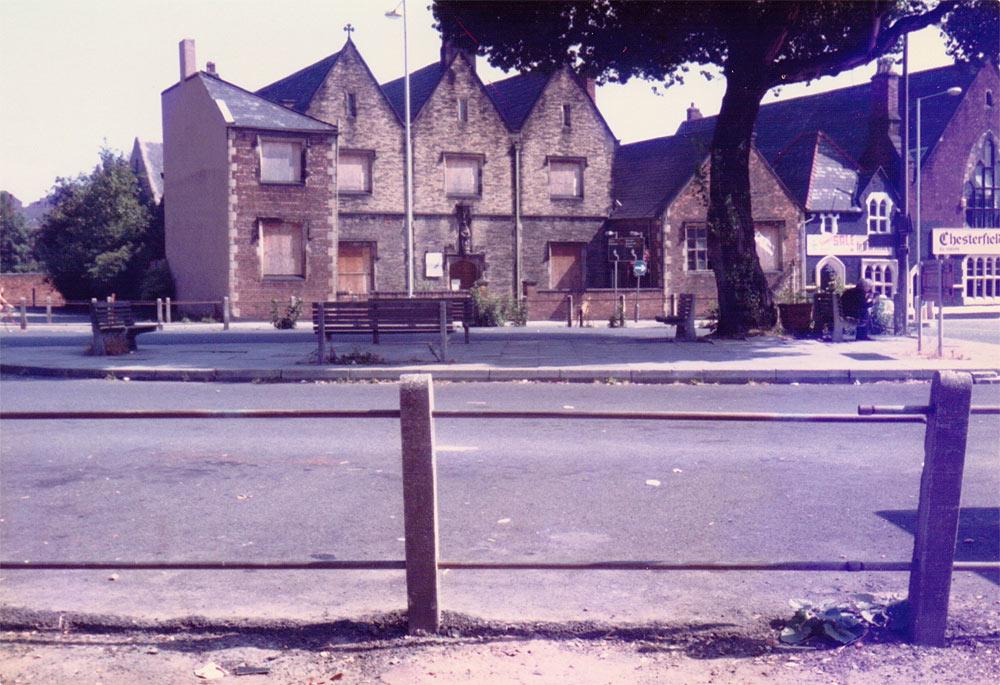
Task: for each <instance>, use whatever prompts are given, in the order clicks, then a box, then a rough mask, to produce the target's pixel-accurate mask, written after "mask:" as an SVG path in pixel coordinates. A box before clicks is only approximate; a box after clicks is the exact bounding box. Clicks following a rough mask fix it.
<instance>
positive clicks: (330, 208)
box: [229, 129, 337, 318]
mask: <svg viewBox="0 0 1000 685" xmlns="http://www.w3.org/2000/svg"><path fill="white" fill-rule="evenodd" d="M258 135H261V136H263V137H266V138H274V137H276V136H277V134H275V133H273V132H263V131H260V132H259V131H252V130H246V129H232V130H230V132H229V137H230V168H231V174H232V178H231V189H230V296H231V297H232V303H233V313H234V315H235V316H238V317H242V318H267V317H268V316H269V315H270V311H271V300H272V299H274V300H278V301H281V302H287V301H288V300H289V298H290V296H292V295H295V296H296V297H299V298H302V299H304V300H306V301H316V300H330V299H333V297H334V294H335V289H336V263H337V213H336V211H335V210H336V197H335V195H334V192H335V191H334V188H335V179H336V163H335V161H336V148H335V142H334V138H333V137H332V136H330V135H328V134H297V135H292V134H286V135H285V136H282V137H289V138H292V139H298V140H303V141H305V142H306V167H305V168H306V180H305V183H303V184H294V185H277V184H261V183H260V181H259V180H258V179H259V174H260V170H259V169H260V163H259V156H258V150H257V147H256V144H257V137H258ZM262 218H268V219H281V220H282V221H287V222H291V223H297V224H301V225H302V226H303V227H304V231H305V236H306V250H305V252H306V258H305V272H306V275H305V277H304V278H280V279H279V278H262V276H261V257H260V247H261V246H260V241H259V233H258V220H259V219H262Z"/></svg>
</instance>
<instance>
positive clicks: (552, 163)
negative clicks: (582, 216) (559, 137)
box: [549, 159, 584, 199]
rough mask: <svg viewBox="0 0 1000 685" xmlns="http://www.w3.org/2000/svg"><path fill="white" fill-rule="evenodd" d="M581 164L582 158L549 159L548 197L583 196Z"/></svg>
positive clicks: (582, 164)
mask: <svg viewBox="0 0 1000 685" xmlns="http://www.w3.org/2000/svg"><path fill="white" fill-rule="evenodd" d="M583 166H584V163H583V161H582V160H577V159H550V160H549V197H552V198H564V199H565V198H580V197H583Z"/></svg>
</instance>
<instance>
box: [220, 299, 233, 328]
mask: <svg viewBox="0 0 1000 685" xmlns="http://www.w3.org/2000/svg"><path fill="white" fill-rule="evenodd" d="M231 316H232V314H230V311H229V295H226V296H225V297H223V298H222V330H224V331H228V330H229V319H230V317H231Z"/></svg>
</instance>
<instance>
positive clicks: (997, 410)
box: [858, 404, 1000, 416]
mask: <svg viewBox="0 0 1000 685" xmlns="http://www.w3.org/2000/svg"><path fill="white" fill-rule="evenodd" d="M930 409H931V408H930V407H929V406H927V405H925V404H859V405H858V414H859V415H860V416H914V415H915V416H927V414H928V413H929V412H930ZM969 413H970V414H973V415H976V414H978V415H990V416H993V415H998V414H1000V406H994V405H982V406H979V407H970V408H969Z"/></svg>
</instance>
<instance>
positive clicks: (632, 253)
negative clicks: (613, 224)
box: [607, 231, 646, 326]
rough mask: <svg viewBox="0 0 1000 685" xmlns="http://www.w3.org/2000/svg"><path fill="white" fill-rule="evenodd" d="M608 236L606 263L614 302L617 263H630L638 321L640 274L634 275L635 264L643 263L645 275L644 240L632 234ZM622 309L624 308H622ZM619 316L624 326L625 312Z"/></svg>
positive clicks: (637, 318) (610, 232)
mask: <svg viewBox="0 0 1000 685" xmlns="http://www.w3.org/2000/svg"><path fill="white" fill-rule="evenodd" d="M607 236H608V261H609V262H611V264H612V269H613V271H612V278H611V283H612V288H613V289H614V293H615V302H616V303H617V302H618V263H619V262H632V264H633V267H632V269H633V273H635V277H636V285H635V320H636V321H638V320H639V278H640V276H641V274H639V273H636V271H635V269H636V267H635V264H636V263H637V262H642V263H643V271H642V273H643V274H645V273H646V264H645V261H646V259H645V258H646V239H645V237H643V236H642V235H639V234H633V235H627V236H619V235H618V234H617V233H614V232H613V231H609V232H608V233H607ZM623 309H624V307H623ZM620 315H621V321H620V323H621V325H622V326H624V325H625V312H624V311H623V312H620Z"/></svg>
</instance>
